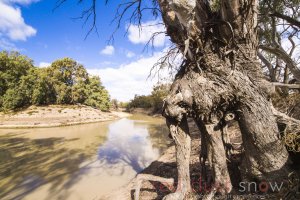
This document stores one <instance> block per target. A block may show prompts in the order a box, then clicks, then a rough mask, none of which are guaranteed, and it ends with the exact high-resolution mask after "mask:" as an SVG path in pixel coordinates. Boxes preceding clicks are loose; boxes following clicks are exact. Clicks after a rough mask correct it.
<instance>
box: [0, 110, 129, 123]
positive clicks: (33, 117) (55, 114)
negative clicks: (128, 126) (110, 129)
mask: <svg viewBox="0 0 300 200" xmlns="http://www.w3.org/2000/svg"><path fill="white" fill-rule="evenodd" d="M130 115H131V114H129V113H125V112H122V111H110V112H103V111H100V110H98V109H95V108H92V107H89V106H84V105H49V106H30V107H28V108H26V109H24V110H21V111H18V112H11V113H3V112H0V128H41V127H56V126H69V125H76V124H85V123H94V122H103V121H110V120H115V119H118V118H123V117H128V116H130Z"/></svg>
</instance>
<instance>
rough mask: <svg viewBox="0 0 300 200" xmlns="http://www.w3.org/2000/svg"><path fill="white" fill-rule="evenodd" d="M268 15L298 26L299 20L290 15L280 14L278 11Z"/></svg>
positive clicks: (299, 24)
mask: <svg viewBox="0 0 300 200" xmlns="http://www.w3.org/2000/svg"><path fill="white" fill-rule="evenodd" d="M269 16H271V17H277V18H280V19H283V20H285V21H287V22H288V23H290V24H291V25H294V26H297V27H298V28H300V22H299V21H298V20H296V19H294V18H292V17H290V16H287V15H284V14H281V13H279V12H274V13H271V14H269Z"/></svg>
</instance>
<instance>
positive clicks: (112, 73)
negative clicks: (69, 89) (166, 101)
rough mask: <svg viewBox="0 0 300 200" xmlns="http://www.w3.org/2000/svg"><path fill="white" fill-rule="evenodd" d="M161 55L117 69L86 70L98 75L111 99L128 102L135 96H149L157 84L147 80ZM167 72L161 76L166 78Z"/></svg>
mask: <svg viewBox="0 0 300 200" xmlns="http://www.w3.org/2000/svg"><path fill="white" fill-rule="evenodd" d="M162 55H163V52H160V53H155V54H154V55H153V56H151V57H146V58H140V59H139V60H136V61H134V62H131V63H129V64H124V65H121V66H119V67H118V68H111V67H109V68H105V69H88V72H89V73H90V74H92V75H99V76H100V78H101V80H102V82H103V84H104V86H105V87H106V89H107V90H108V91H109V93H110V95H111V97H112V98H116V99H118V100H120V101H128V100H130V99H132V98H133V97H134V95H135V94H138V95H146V94H150V92H151V91H152V87H153V85H154V84H156V83H157V79H148V80H147V77H148V75H149V73H150V70H151V68H152V66H153V65H154V64H155V63H156V62H157V61H158V59H159V58H160V57H161V56H162ZM166 74H167V72H166V71H165V72H163V71H162V72H161V75H162V76H164V75H165V77H167V75H166Z"/></svg>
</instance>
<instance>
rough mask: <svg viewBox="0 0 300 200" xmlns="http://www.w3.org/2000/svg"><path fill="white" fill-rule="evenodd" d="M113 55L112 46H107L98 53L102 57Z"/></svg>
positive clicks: (113, 49)
mask: <svg viewBox="0 0 300 200" xmlns="http://www.w3.org/2000/svg"><path fill="white" fill-rule="evenodd" d="M114 53H115V48H114V47H113V46H112V45H107V46H106V47H105V48H104V49H102V50H101V51H100V54H103V55H113V54H114Z"/></svg>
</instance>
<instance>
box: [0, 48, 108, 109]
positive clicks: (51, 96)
mask: <svg viewBox="0 0 300 200" xmlns="http://www.w3.org/2000/svg"><path fill="white" fill-rule="evenodd" d="M0 69H1V70H0V109H1V110H15V109H18V108H24V107H26V106H30V105H49V104H77V103H79V104H86V105H90V106H93V107H95V108H98V109H101V110H105V111H106V110H108V109H109V108H110V98H109V94H108V91H107V90H106V89H105V88H104V86H103V85H102V83H101V81H100V78H99V77H91V76H89V75H88V73H87V71H86V69H85V68H84V66H83V65H81V64H78V63H77V62H76V61H74V60H72V59H71V58H63V59H59V60H56V61H54V62H53V63H52V64H51V66H50V67H47V68H37V67H34V66H33V62H32V60H31V59H29V58H27V57H26V56H23V55H20V54H19V53H17V52H11V53H8V52H5V51H3V52H0Z"/></svg>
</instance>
